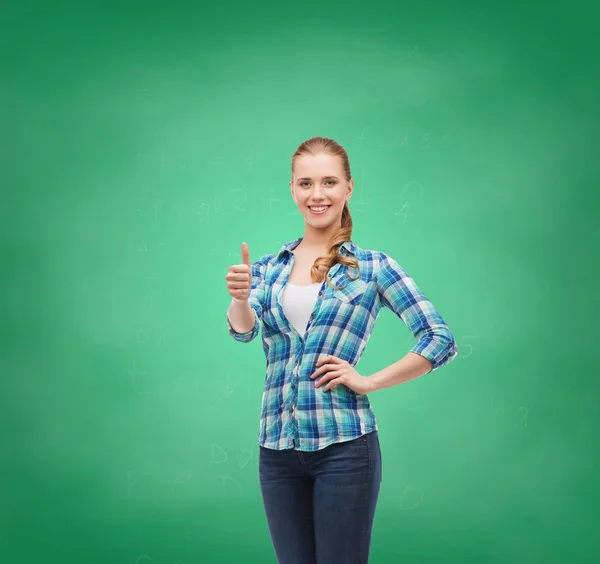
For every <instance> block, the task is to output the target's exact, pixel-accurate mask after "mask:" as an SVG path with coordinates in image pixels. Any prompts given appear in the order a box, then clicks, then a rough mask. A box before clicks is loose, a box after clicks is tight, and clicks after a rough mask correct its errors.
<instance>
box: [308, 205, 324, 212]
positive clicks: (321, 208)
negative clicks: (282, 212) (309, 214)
mask: <svg viewBox="0 0 600 564" xmlns="http://www.w3.org/2000/svg"><path fill="white" fill-rule="evenodd" d="M308 207H309V208H310V209H311V210H315V211H323V210H326V209H327V208H328V207H329V206H323V207H320V208H313V207H311V206H308Z"/></svg>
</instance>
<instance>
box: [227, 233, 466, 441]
mask: <svg viewBox="0 0 600 564" xmlns="http://www.w3.org/2000/svg"><path fill="white" fill-rule="evenodd" d="M300 241H302V238H300V239H296V240H295V241H292V242H290V243H287V244H285V245H284V246H283V247H282V248H281V250H280V251H279V252H278V253H277V254H267V255H264V256H263V257H261V258H260V259H259V260H257V261H256V262H253V263H252V286H251V288H250V295H249V300H248V301H249V305H250V307H251V308H252V309H253V310H254V312H255V324H254V327H253V328H252V329H251V330H250V331H248V332H247V333H237V332H236V331H235V330H234V329H233V328H232V327H231V323H229V318H227V323H228V325H229V334H230V335H231V336H232V337H233V338H234V339H236V340H237V341H240V342H242V343H249V342H250V341H252V340H253V339H254V338H255V337H256V336H257V335H258V330H259V326H260V325H261V322H262V345H263V350H264V352H265V356H266V361H267V371H266V378H265V383H264V389H263V396H262V407H261V413H260V427H259V433H258V444H259V445H261V446H264V447H266V448H270V449H275V450H282V449H290V448H293V449H295V450H301V451H315V450H319V449H322V448H325V447H326V446H328V445H330V444H332V443H338V442H343V441H348V440H352V439H355V438H357V437H359V436H361V435H363V434H365V433H369V432H371V431H373V430H376V429H377V428H378V426H377V419H376V417H375V414H374V413H373V410H372V409H371V406H370V404H369V399H368V397H367V395H366V394H357V393H355V392H354V391H353V390H351V389H350V388H348V387H347V386H344V385H338V386H336V387H334V388H332V389H330V390H328V391H326V392H323V389H322V387H319V388H315V386H314V384H315V382H316V381H317V379H313V380H311V379H310V375H311V374H312V373H313V372H314V371H315V370H316V369H317V367H316V366H315V363H316V362H317V360H318V359H319V358H322V357H324V356H326V355H330V354H331V355H334V356H336V357H338V358H340V359H342V360H346V361H348V362H349V363H350V364H351V365H352V366H355V365H356V364H357V363H358V361H359V360H360V357H361V355H362V353H363V351H364V350H365V346H366V345H367V341H368V340H369V337H370V336H371V332H372V331H373V327H374V326H375V321H376V320H377V316H378V315H379V312H380V310H381V307H382V306H384V307H387V308H389V309H390V310H392V311H393V312H394V313H395V314H396V315H397V316H398V317H399V318H400V319H401V320H402V321H403V322H404V323H405V324H406V325H407V327H408V328H409V330H410V331H411V333H412V334H413V336H414V337H415V339H417V343H416V344H415V346H414V347H413V348H412V349H410V352H413V353H417V354H420V355H421V356H423V357H425V358H426V359H428V360H430V361H431V363H432V366H433V368H432V370H431V371H433V370H437V369H438V368H440V367H441V366H443V365H444V364H448V363H449V362H450V361H451V360H453V359H454V358H455V357H456V354H457V347H456V343H455V340H454V337H453V335H452V333H451V332H450V329H449V328H448V326H447V325H446V323H445V322H444V320H443V319H442V317H441V315H440V314H439V313H438V312H437V311H436V309H435V307H434V306H433V304H432V303H431V302H430V301H429V300H428V299H427V298H426V297H425V295H424V294H423V292H422V291H421V290H420V289H419V288H418V287H417V285H416V284H415V282H414V281H413V279H412V278H410V277H409V276H408V274H407V273H406V272H405V271H404V269H403V268H402V267H401V266H400V265H399V264H398V263H397V262H396V261H395V260H394V259H393V258H391V257H390V256H389V255H386V254H385V253H383V252H381V251H371V250H366V249H362V248H360V247H358V246H356V245H355V244H353V243H352V242H350V241H346V242H345V243H343V244H342V245H341V246H340V249H339V253H340V254H342V255H345V256H352V257H355V258H356V259H357V260H358V263H359V265H360V277H359V278H358V279H357V280H351V279H350V278H349V277H348V275H347V273H346V270H347V268H346V267H345V265H342V264H340V263H336V264H335V265H334V266H333V267H332V268H330V269H329V272H328V277H329V279H330V281H331V282H332V283H333V284H335V285H336V286H344V288H343V289H341V290H334V289H333V288H332V287H331V286H329V284H327V283H326V282H325V281H323V284H322V286H321V290H320V292H319V295H318V297H317V301H316V303H315V306H314V309H313V311H312V313H311V316H310V318H309V320H308V325H307V328H306V331H305V333H304V335H300V334H299V333H298V331H297V330H296V328H295V327H294V326H293V325H292V324H291V323H289V322H288V320H287V318H286V316H285V314H284V311H283V309H282V305H281V303H282V300H281V298H282V290H283V289H284V286H285V284H286V282H287V280H288V278H289V276H290V272H291V270H292V265H293V262H294V259H295V257H294V254H293V253H292V252H291V250H292V249H294V248H295V247H296V246H297V245H298V244H299V243H300ZM352 270H353V271H352V272H351V274H352V276H356V271H354V269H352Z"/></svg>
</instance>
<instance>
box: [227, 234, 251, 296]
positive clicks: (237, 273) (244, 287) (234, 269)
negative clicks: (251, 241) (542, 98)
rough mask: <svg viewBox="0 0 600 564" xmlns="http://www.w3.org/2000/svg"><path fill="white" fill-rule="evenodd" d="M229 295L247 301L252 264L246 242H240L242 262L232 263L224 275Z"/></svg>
mask: <svg viewBox="0 0 600 564" xmlns="http://www.w3.org/2000/svg"><path fill="white" fill-rule="evenodd" d="M225 280H226V281H227V291H228V292H229V295H230V296H231V297H232V298H233V299H235V300H237V301H238V302H243V301H248V298H249V296H250V288H251V286H252V266H251V265H250V250H249V249H248V244H247V243H242V264H234V265H231V266H230V267H229V269H228V270H227V275H226V276H225Z"/></svg>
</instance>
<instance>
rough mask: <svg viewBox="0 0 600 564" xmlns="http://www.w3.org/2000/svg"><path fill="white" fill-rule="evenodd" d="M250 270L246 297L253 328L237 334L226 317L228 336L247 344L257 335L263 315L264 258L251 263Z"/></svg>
mask: <svg viewBox="0 0 600 564" xmlns="http://www.w3.org/2000/svg"><path fill="white" fill-rule="evenodd" d="M251 268H252V284H251V286H250V294H249V297H248V303H249V305H250V307H251V308H252V310H253V311H254V327H252V329H250V331H248V332H247V333H238V332H237V331H236V330H235V329H234V328H233V327H232V326H231V322H230V321H229V316H226V317H227V325H228V327H229V334H230V335H231V336H232V337H233V338H234V339H235V340H236V341H240V342H241V343H249V342H250V341H252V340H253V339H254V338H255V337H256V336H257V335H258V331H259V329H260V322H261V320H262V313H263V304H264V288H265V270H266V260H265V257H263V258H261V259H259V260H258V261H256V262H253V263H252V265H251Z"/></svg>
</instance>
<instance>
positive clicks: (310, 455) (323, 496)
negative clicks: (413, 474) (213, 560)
mask: <svg viewBox="0 0 600 564" xmlns="http://www.w3.org/2000/svg"><path fill="white" fill-rule="evenodd" d="M258 468H259V480H260V489H261V494H262V499H263V505H264V508H265V514H266V516H267V523H268V526H269V533H270V535H271V541H272V542H273V548H274V549H275V554H276V556H277V561H278V562H279V564H367V562H368V559H369V550H370V545H371V531H372V528H373V518H374V516H375V506H376V504H377V498H378V496H379V487H380V484H381V477H382V474H381V450H380V445H379V436H378V433H377V431H373V432H371V433H368V434H366V435H363V436H362V437H359V438H358V439H354V440H352V441H346V442H343V443H335V444H332V445H329V446H328V447H325V448H324V449H322V450H318V451H315V452H303V451H297V450H294V449H286V450H272V449H267V448H264V447H262V446H261V447H259V463H258Z"/></svg>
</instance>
